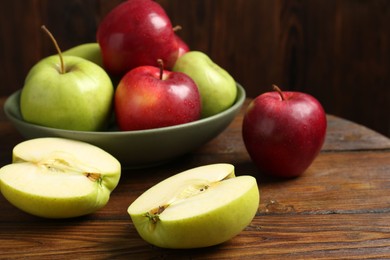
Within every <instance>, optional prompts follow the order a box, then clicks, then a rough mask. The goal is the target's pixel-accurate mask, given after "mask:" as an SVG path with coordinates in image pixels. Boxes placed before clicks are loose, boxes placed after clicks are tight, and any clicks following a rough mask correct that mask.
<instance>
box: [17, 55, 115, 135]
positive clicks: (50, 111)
mask: <svg viewBox="0 0 390 260" xmlns="http://www.w3.org/2000/svg"><path fill="white" fill-rule="evenodd" d="M63 58H64V63H65V67H66V73H64V74H61V73H60V71H59V66H60V65H59V63H60V62H59V56H58V55H54V56H50V57H47V58H44V59H43V60H41V61H39V62H38V63H37V64H35V65H34V66H33V67H32V68H31V70H30V71H29V73H28V74H27V77H26V79H25V84H24V86H23V89H22V93H21V99H20V109H21V114H22V116H23V119H24V120H25V121H27V122H29V123H33V124H38V125H42V126H47V127H53V128H60V129H68V130H79V131H97V130H101V129H103V128H104V127H105V125H106V123H107V121H108V119H109V117H110V115H111V111H112V103H113V101H112V100H113V95H114V88H113V85H112V82H111V79H110V77H109V76H108V75H107V73H106V72H105V71H104V70H103V69H102V68H101V67H99V66H98V65H96V64H94V63H93V62H91V61H88V60H86V59H83V58H80V57H74V56H63Z"/></svg>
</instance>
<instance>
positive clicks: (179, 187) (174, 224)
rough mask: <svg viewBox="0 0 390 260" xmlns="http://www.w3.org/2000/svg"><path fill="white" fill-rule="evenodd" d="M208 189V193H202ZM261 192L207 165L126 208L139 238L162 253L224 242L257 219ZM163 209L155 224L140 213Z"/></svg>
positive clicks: (223, 168) (225, 167)
mask: <svg viewBox="0 0 390 260" xmlns="http://www.w3.org/2000/svg"><path fill="white" fill-rule="evenodd" d="M205 185H206V186H207V188H205V189H203V188H204V187H205ZM259 201H260V193H259V189H258V186H257V182H256V179H255V178H254V177H252V176H248V175H241V176H238V177H236V176H235V174H234V166H232V165H229V164H224V163H220V164H210V165H204V166H199V167H196V168H192V169H189V170H186V171H184V172H181V173H178V174H175V175H173V176H171V177H169V178H167V179H165V180H163V181H161V182H159V183H158V184H156V185H154V186H153V187H151V188H150V189H148V190H147V191H145V192H144V193H143V194H141V195H140V196H139V197H138V198H137V199H136V200H135V201H134V202H133V203H132V204H131V205H130V206H129V208H128V213H129V214H130V217H131V219H132V222H133V224H134V226H135V227H136V229H137V232H138V233H139V235H140V236H141V237H142V238H143V239H144V240H145V241H147V242H149V243H151V244H153V245H155V246H158V247H162V248H181V249H183V248H200V247H209V246H213V245H217V244H221V243H223V242H226V241H228V240H230V239H231V238H233V237H234V236H236V235H237V234H239V233H240V232H241V231H242V230H243V229H245V227H247V226H248V225H249V224H250V223H251V221H252V219H253V218H254V216H255V215H256V212H257V209H258V206H259ZM164 205H165V206H166V207H165V209H163V212H160V213H158V214H157V215H158V216H157V217H156V220H157V221H153V219H150V218H149V217H148V215H147V214H145V212H148V211H149V210H150V209H151V208H156V207H157V208H158V209H160V206H164Z"/></svg>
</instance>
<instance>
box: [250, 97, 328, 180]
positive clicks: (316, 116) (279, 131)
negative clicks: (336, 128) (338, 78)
mask: <svg viewBox="0 0 390 260" xmlns="http://www.w3.org/2000/svg"><path fill="white" fill-rule="evenodd" d="M281 94H282V95H283V97H284V99H282V95H281ZM326 127H327V122H326V115H325V112H324V109H323V107H322V106H321V104H320V103H319V102H318V100H317V99H315V98H314V97H313V96H311V95H309V94H306V93H301V92H290V91H284V92H278V91H273V92H267V93H264V94H262V95H259V96H258V97H256V98H255V99H254V100H253V101H252V102H251V103H250V104H249V106H248V108H247V111H246V113H245V116H244V121H243V125H242V136H243V140H244V143H245V146H246V149H247V151H248V153H249V155H250V157H251V158H252V161H253V162H254V163H255V164H256V165H257V167H258V168H259V169H260V171H261V172H263V173H266V174H269V175H274V176H280V177H295V176H299V175H301V174H302V173H303V172H304V171H305V170H306V169H307V168H308V167H309V166H310V164H311V163H312V162H313V160H314V159H315V158H316V156H317V155H318V153H319V152H320V150H321V147H322V145H323V143H324V139H325V134H326Z"/></svg>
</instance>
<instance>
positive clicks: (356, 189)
mask: <svg viewBox="0 0 390 260" xmlns="http://www.w3.org/2000/svg"><path fill="white" fill-rule="evenodd" d="M248 102H249V101H247V102H246V103H245V105H244V107H243V109H242V111H241V113H240V114H239V115H238V116H237V117H236V118H235V120H234V121H233V122H232V123H231V125H230V126H229V128H227V129H226V130H225V131H224V132H223V133H222V134H221V135H219V136H218V137H216V138H215V139H213V140H212V141H210V142H209V143H208V144H206V145H204V146H203V147H201V148H200V149H198V150H196V151H194V152H193V153H191V154H188V155H186V156H184V157H182V158H179V159H177V160H175V161H173V162H171V163H168V164H166V165H162V166H159V167H156V168H150V169H139V170H124V171H123V173H122V177H121V181H120V184H119V186H118V187H117V188H116V189H115V191H114V192H113V193H112V196H111V199H110V201H109V203H108V204H107V206H106V207H105V208H103V209H101V210H100V211H98V212H96V213H94V214H91V215H88V216H85V217H79V218H74V219H66V220H47V219H42V218H38V217H34V216H31V215H28V214H26V213H23V212H22V211H20V210H18V209H16V208H14V207H13V206H12V205H11V204H9V203H8V202H7V201H6V200H5V199H4V198H3V197H2V196H0V252H1V255H0V258H1V259H69V258H74V259H368V258H375V259H386V258H390V227H389V223H390V178H389V173H390V163H389V162H390V139H388V138H387V137H385V136H383V135H380V134H378V133H377V132H375V131H373V130H370V129H369V128H367V127H364V126H361V125H358V124H356V123H353V122H351V121H347V120H344V119H341V118H339V117H335V116H332V115H328V129H327V138H326V141H325V144H324V146H323V149H322V151H321V153H320V154H319V156H318V157H317V158H316V159H315V161H314V162H313V164H312V165H311V166H310V167H309V169H308V170H307V171H306V172H305V173H304V175H302V176H301V177H298V178H294V179H290V180H280V179H274V178H271V177H267V176H264V175H263V174H261V173H260V172H259V171H258V170H257V169H256V168H255V166H254V164H253V163H252V162H251V160H250V158H249V156H248V154H247V152H246V150H245V146H244V144H243V141H242V138H241V124H242V119H243V113H244V111H245V107H246V106H247V105H248ZM3 103H4V98H2V99H0V104H1V105H2V104H3ZM0 138H1V140H0V144H1V149H0V167H1V166H3V165H5V164H8V163H10V160H11V150H12V147H13V146H14V145H15V144H17V143H18V142H20V141H21V140H23V139H22V138H21V136H20V135H19V134H18V133H17V132H16V130H15V129H14V128H13V126H12V125H11V124H10V123H9V122H8V121H7V120H6V118H5V115H4V113H3V112H0ZM217 162H227V163H232V164H234V165H235V168H236V174H237V175H243V174H251V175H253V176H255V177H256V179H257V181H258V185H259V190H260V193H261V201H260V204H259V208H258V212H257V214H256V217H255V218H254V219H253V221H252V223H251V224H250V225H249V226H248V227H247V228H246V229H245V230H244V231H243V232H241V233H240V234H239V235H238V236H236V237H234V238H233V239H231V240H230V241H228V242H226V243H224V244H221V245H218V246H213V247H210V248H203V249H194V250H167V249H161V248H157V247H154V246H151V245H149V244H148V243H146V242H144V241H143V240H142V239H141V238H140V237H139V236H138V234H137V232H136V230H135V228H134V226H133V224H132V222H131V220H130V218H129V216H128V214H127V207H128V206H129V205H130V204H131V203H132V201H134V200H135V199H136V198H137V197H138V196H139V195H140V194H142V193H143V192H144V191H145V190H146V189H147V188H149V187H151V186H153V185H154V184H156V183H158V182H159V181H161V180H163V179H165V178H167V177H169V176H171V175H173V174H175V173H178V172H180V171H182V170H185V169H188V168H192V167H195V166H199V165H204V164H209V163H217Z"/></svg>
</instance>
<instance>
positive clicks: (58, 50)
mask: <svg viewBox="0 0 390 260" xmlns="http://www.w3.org/2000/svg"><path fill="white" fill-rule="evenodd" d="M41 29H42V30H44V31H45V32H46V33H47V35H49V37H50V39H51V40H52V42H53V44H54V46H55V48H56V50H57V52H58V56H59V57H60V66H61V67H60V73H61V74H64V73H65V65H64V59H63V57H62V52H61V49H60V46H58V43H57V41H56V39H55V38H54V36H53V34H52V33H51V32H50V31H49V30H48V29H47V28H46V26H45V25H42V26H41Z"/></svg>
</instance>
